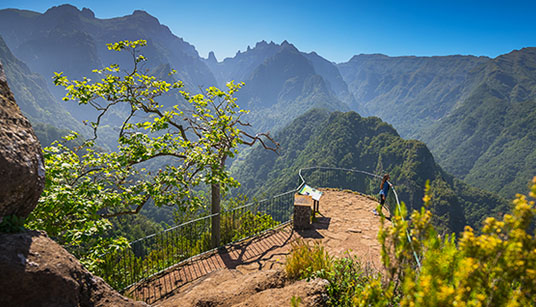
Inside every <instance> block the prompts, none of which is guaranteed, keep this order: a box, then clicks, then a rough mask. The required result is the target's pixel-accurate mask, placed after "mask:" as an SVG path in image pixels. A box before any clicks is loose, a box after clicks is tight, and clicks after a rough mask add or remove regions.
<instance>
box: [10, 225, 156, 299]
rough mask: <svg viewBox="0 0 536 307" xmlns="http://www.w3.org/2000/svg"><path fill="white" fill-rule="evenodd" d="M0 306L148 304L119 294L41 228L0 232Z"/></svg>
mask: <svg viewBox="0 0 536 307" xmlns="http://www.w3.org/2000/svg"><path fill="white" fill-rule="evenodd" d="M0 272H1V275H2V276H1V277H0V306H21V307H23V306H148V305H146V304H145V303H142V302H135V301H132V300H130V299H127V298H125V297H123V296H121V295H120V294H119V293H118V292H116V291H115V290H113V289H112V288H111V287H110V286H109V285H108V284H107V283H105V282H104V281H103V280H102V279H101V278H99V277H96V276H94V275H92V274H91V273H90V272H89V271H87V270H86V269H84V268H83V267H82V265H81V264H80V262H78V260H77V259H76V258H75V257H74V256H73V255H71V254H70V253H69V252H67V251H66V250H65V249H64V248H63V247H61V246H60V245H58V244H57V243H56V242H54V241H53V240H51V239H50V238H48V236H47V235H46V234H45V233H44V232H40V231H27V232H22V233H17V234H0Z"/></svg>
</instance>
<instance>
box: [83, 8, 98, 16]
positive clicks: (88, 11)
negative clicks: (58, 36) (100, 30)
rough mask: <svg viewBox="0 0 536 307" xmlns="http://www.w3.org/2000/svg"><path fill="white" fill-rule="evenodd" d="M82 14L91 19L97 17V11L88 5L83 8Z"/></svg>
mask: <svg viewBox="0 0 536 307" xmlns="http://www.w3.org/2000/svg"><path fill="white" fill-rule="evenodd" d="M82 16H84V17H86V18H89V19H95V13H94V12H93V11H92V10H90V9H89V8H87V7H85V8H82Z"/></svg>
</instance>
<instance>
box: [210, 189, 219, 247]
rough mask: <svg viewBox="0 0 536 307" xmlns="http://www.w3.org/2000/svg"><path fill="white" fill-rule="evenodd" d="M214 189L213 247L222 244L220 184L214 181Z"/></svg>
mask: <svg viewBox="0 0 536 307" xmlns="http://www.w3.org/2000/svg"><path fill="white" fill-rule="evenodd" d="M211 190H212V211H211V213H212V214H213V216H212V218H211V220H212V231H211V232H212V235H211V237H212V247H213V248H216V247H218V246H220V214H219V213H220V185H219V184H217V183H213V184H212V185H211Z"/></svg>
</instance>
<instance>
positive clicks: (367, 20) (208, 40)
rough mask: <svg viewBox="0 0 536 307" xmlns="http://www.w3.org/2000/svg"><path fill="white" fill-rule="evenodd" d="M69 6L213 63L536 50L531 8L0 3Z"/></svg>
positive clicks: (517, 4)
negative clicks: (143, 30) (159, 35)
mask: <svg viewBox="0 0 536 307" xmlns="http://www.w3.org/2000/svg"><path fill="white" fill-rule="evenodd" d="M63 3H70V4H72V5H75V6H77V7H78V8H79V9H81V8H82V7H88V8H90V9H91V10H92V11H93V12H95V15H96V17H97V18H111V17H117V16H124V15H129V14H131V13H132V12H133V11H134V10H136V9H142V10H145V11H147V12H148V13H149V14H151V15H153V16H155V17H157V18H158V19H159V20H160V23H162V24H165V25H167V26H168V27H169V28H170V29H171V31H172V32H173V33H174V34H175V35H177V36H180V37H182V38H184V40H186V41H187V42H189V43H191V44H193V45H194V46H195V47H196V48H197V50H198V51H199V53H200V55H201V56H203V57H206V56H207V54H208V52H209V51H211V50H212V51H214V52H215V54H216V57H217V58H218V60H222V59H223V58H225V57H230V56H234V55H235V53H236V52H237V51H238V50H242V51H244V50H245V49H246V48H247V46H248V45H250V46H252V47H253V46H254V45H255V43H256V42H258V41H261V40H266V41H268V42H270V41H274V42H276V43H280V42H282V41H283V40H288V41H289V42H290V43H293V44H294V45H295V46H296V47H297V48H298V49H300V50H302V51H305V52H310V51H316V52H317V53H318V54H320V55H321V56H323V57H325V58H327V59H329V60H331V61H334V62H345V61H347V60H349V59H350V58H351V57H352V56H353V55H355V54H360V53H383V54H387V55H390V56H399V55H419V56H431V55H448V54H472V55H485V56H490V57H495V56H497V55H500V54H503V53H508V52H510V51H512V50H513V49H520V48H523V47H528V46H536V17H535V13H536V1H525V2H524V1H504V2H494V1H470V0H466V1H379V0H375V1H333V0H332V1H327V0H326V1H315V0H309V1H291V0H287V1H279V0H274V1H255V0H250V1H233V0H229V1H192V0H190V1H167V0H166V1H159V0H153V1H150V0H145V1H138V0H129V1H123V0H121V1H112V0H108V1H101V0H93V1H69V2H65V1H54V0H2V1H1V2H0V8H19V9H29V10H33V11H37V12H44V11H46V10H47V9H48V8H49V7H51V6H55V5H60V4H63Z"/></svg>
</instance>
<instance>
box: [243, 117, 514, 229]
mask: <svg viewBox="0 0 536 307" xmlns="http://www.w3.org/2000/svg"><path fill="white" fill-rule="evenodd" d="M275 138H276V139H277V140H279V142H280V152H279V154H276V153H274V152H272V151H267V150H264V149H263V148H262V147H261V146H258V147H256V148H255V149H253V150H252V151H251V152H250V153H249V154H248V155H247V157H245V158H244V159H242V160H239V161H237V162H235V165H233V168H232V171H233V176H235V177H236V178H237V179H238V180H239V181H240V182H241V183H242V192H244V193H248V192H249V193H250V195H252V196H257V197H262V196H263V195H276V194H277V193H281V192H286V191H289V190H291V189H293V188H296V186H297V184H298V183H299V178H298V171H299V169H301V168H306V167H310V166H319V167H338V168H345V169H357V170H360V171H366V172H369V173H378V172H380V171H382V170H389V173H390V176H391V181H392V182H393V183H394V185H395V187H396V189H397V192H398V195H399V197H400V200H401V201H404V202H405V203H406V205H407V206H408V207H409V208H410V209H418V208H420V207H421V206H422V204H423V200H422V199H423V196H424V189H423V187H424V186H425V183H426V181H427V180H428V181H429V182H430V186H431V188H432V191H433V194H432V201H431V203H432V204H433V205H432V208H431V210H432V212H433V213H434V216H435V218H436V219H437V221H436V224H437V225H439V227H440V228H442V229H443V230H444V231H454V232H457V233H459V232H461V231H462V230H463V228H464V226H465V225H470V226H472V227H475V228H479V227H480V225H481V222H482V220H483V219H484V218H485V217H487V216H490V215H498V214H499V213H501V212H502V213H504V212H506V211H507V210H508V203H507V202H506V201H505V200H504V199H502V198H501V197H499V196H497V195H495V194H493V193H490V192H485V191H483V190H481V189H477V188H474V187H471V186H469V185H468V184H466V183H464V182H462V181H461V180H459V179H456V178H455V177H453V176H452V175H449V174H448V173H446V172H445V171H443V170H442V168H441V167H440V166H438V165H437V164H436V163H435V160H434V157H433V156H432V154H431V153H430V151H429V150H428V148H427V147H426V145H425V144H424V143H422V142H420V141H416V140H404V139H403V138H401V137H400V136H399V135H398V133H397V132H396V130H395V129H394V128H393V127H392V126H391V125H389V124H387V123H385V122H383V121H382V120H380V119H379V118H377V117H367V118H364V117H361V116H360V115H359V114H357V113H356V112H331V113H330V112H328V111H326V110H318V109H314V110H311V111H308V112H307V113H305V114H303V115H302V116H300V117H298V118H297V119H295V120H294V121H293V122H292V123H290V124H289V125H287V126H286V127H285V128H283V129H281V130H280V131H279V132H278V133H277V134H276V135H275ZM338 175H342V173H340V174H338ZM318 176H321V173H319V174H318ZM346 176H347V175H346ZM359 177H360V176H359V174H352V175H351V176H350V177H349V178H351V179H356V181H357V182H358V183H359V182H360V181H359V180H357V179H358V178H359ZM361 177H362V176H361ZM333 180H338V181H339V182H338V185H339V186H340V185H343V186H344V185H345V184H347V183H346V181H348V180H349V179H341V178H340V177H336V176H335V175H333V178H331V180H330V181H333ZM324 184H325V183H324ZM327 184H329V183H327ZM360 184H361V186H362V188H361V189H360V190H362V191H363V190H367V187H366V185H367V184H363V183H360ZM379 185H380V181H379V180H376V181H374V182H373V186H372V188H371V189H370V190H369V191H368V192H369V193H371V194H372V193H373V194H376V193H377V191H378V190H379ZM252 191H259V192H257V193H252ZM363 192H365V191H363ZM391 209H394V208H391Z"/></svg>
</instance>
